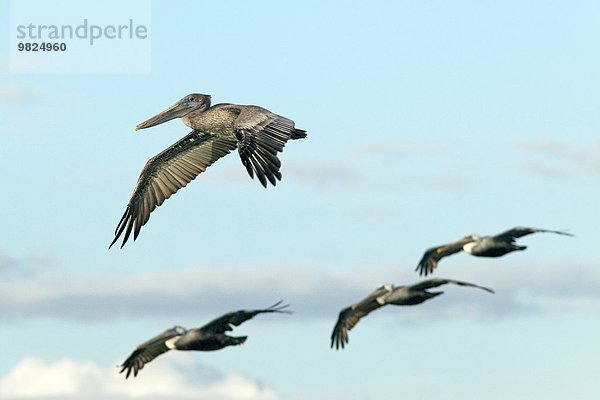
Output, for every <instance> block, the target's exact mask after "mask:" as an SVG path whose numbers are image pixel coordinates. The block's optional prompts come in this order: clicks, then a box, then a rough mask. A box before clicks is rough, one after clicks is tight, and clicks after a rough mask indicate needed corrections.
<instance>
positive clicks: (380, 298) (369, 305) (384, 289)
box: [331, 285, 392, 350]
mask: <svg viewBox="0 0 600 400" xmlns="http://www.w3.org/2000/svg"><path fill="white" fill-rule="evenodd" d="M391 292H392V286H391V285H382V286H380V287H378V288H377V289H375V290H374V291H373V292H372V293H371V294H369V295H368V296H367V297H365V298H364V299H362V300H361V301H359V302H358V303H356V304H353V305H351V306H350V307H346V308H344V309H343V310H342V311H340V313H339V315H338V319H337V322H336V323H335V326H334V327H333V332H332V333H331V348H333V347H334V346H335V349H336V350H338V349H339V348H340V347H341V348H342V349H343V348H344V346H345V345H346V344H347V343H348V332H349V331H350V330H351V329H352V328H354V327H355V326H356V324H358V321H360V320H361V318H363V317H365V316H367V315H368V314H369V313H370V312H372V311H374V310H377V309H378V308H380V307H383V306H384V305H385V304H386V302H385V298H386V296H387V295H389V293H391Z"/></svg>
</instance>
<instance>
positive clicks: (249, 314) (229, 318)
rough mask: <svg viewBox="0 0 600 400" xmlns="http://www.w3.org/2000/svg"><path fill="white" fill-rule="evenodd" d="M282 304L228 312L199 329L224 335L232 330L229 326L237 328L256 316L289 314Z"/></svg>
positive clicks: (279, 302) (285, 306)
mask: <svg viewBox="0 0 600 400" xmlns="http://www.w3.org/2000/svg"><path fill="white" fill-rule="evenodd" d="M282 302H283V301H282V300H280V301H278V302H277V303H275V304H273V305H272V306H271V307H269V308H265V309H260V310H238V311H232V312H228V313H227V314H224V315H222V316H220V317H219V318H215V319H213V320H212V321H210V322H209V323H208V324H206V325H204V326H202V327H200V330H202V331H205V332H214V333H225V332H227V331H231V330H232V329H233V327H232V326H231V325H235V326H239V325H241V324H242V323H244V322H246V321H248V320H249V319H252V318H254V317H255V316H256V315H258V314H262V313H286V314H289V313H291V311H288V310H285V309H286V308H287V307H289V304H284V305H281V303H282Z"/></svg>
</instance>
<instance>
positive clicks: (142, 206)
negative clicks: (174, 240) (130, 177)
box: [109, 130, 236, 248]
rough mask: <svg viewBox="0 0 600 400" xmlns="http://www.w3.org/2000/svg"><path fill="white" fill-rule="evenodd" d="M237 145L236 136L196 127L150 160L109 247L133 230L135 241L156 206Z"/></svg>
mask: <svg viewBox="0 0 600 400" xmlns="http://www.w3.org/2000/svg"><path fill="white" fill-rule="evenodd" d="M235 148H236V142H235V140H233V139H227V138H223V137H221V136H216V135H212V134H208V133H204V132H200V131H196V130H194V131H192V132H191V133H190V134H188V135H187V136H185V137H184V138H183V139H181V140H179V141H178V142H177V143H175V144H173V145H172V146H171V147H169V148H167V149H166V150H164V151H163V152H161V153H160V154H158V155H156V156H155V157H152V158H151V159H150V160H148V162H147V163H146V165H145V166H144V168H143V169H142V172H141V173H140V176H139V178H138V182H137V185H136V187H135V189H134V191H133V194H132V196H131V199H130V200H129V204H128V205H127V208H126V209H125V213H124V214H123V216H122V217H121V220H120V221H119V223H118V224H117V228H116V229H115V238H114V239H113V241H112V242H111V244H110V246H109V248H110V247H112V245H113V244H115V242H116V241H117V240H118V239H119V237H121V235H122V234H123V233H124V234H125V236H124V237H123V242H122V243H121V247H123V246H124V245H125V243H126V242H127V240H128V239H129V237H130V235H131V232H132V230H133V240H136V239H137V237H138V235H139V233H140V230H141V229H142V226H144V224H146V222H148V219H149V218H150V213H152V211H154V209H155V208H156V207H159V206H160V205H161V204H163V203H164V201H165V200H166V199H168V198H169V197H171V195H173V194H174V193H176V192H177V191H178V190H179V189H181V188H182V187H185V186H186V185H187V184H188V183H190V182H191V181H192V180H194V179H195V178H196V176H198V175H199V174H200V173H202V172H204V171H205V170H206V168H208V167H209V166H210V165H211V164H213V163H214V162H215V161H217V160H218V159H219V158H221V157H223V156H225V155H227V154H229V152H231V151H232V150H233V149H235Z"/></svg>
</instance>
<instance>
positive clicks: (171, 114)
mask: <svg viewBox="0 0 600 400" xmlns="http://www.w3.org/2000/svg"><path fill="white" fill-rule="evenodd" d="M188 112H189V109H188V107H186V106H185V105H184V104H183V103H175V104H173V105H172V106H171V107H169V108H167V109H166V110H165V111H163V112H161V113H159V114H156V115H155V116H154V117H152V118H150V119H149V120H147V121H144V122H142V123H141V124H139V125H138V126H136V127H135V130H136V131H137V130H139V129H145V128H150V127H152V126H156V125H160V124H162V123H164V122H167V121H170V120H172V119H174V118H179V117H183V116H184V115H185V114H187V113H188Z"/></svg>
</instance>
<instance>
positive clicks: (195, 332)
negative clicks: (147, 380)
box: [120, 301, 290, 378]
mask: <svg viewBox="0 0 600 400" xmlns="http://www.w3.org/2000/svg"><path fill="white" fill-rule="evenodd" d="M281 303H282V302H281V301H279V302H277V303H275V304H273V305H272V306H271V307H268V308H265V309H258V310H238V311H232V312H229V313H227V314H224V315H222V316H220V317H218V318H215V319H214V320H212V321H210V322H209V323H208V324H206V325H204V326H202V327H200V328H194V329H189V330H186V329H185V328H183V327H181V326H174V327H173V328H171V329H167V330H166V331H164V332H163V333H161V334H159V335H157V336H155V337H153V338H152V339H150V340H147V341H145V342H144V343H142V344H140V345H138V346H137V347H136V348H135V350H134V351H133V352H132V353H131V355H130V356H129V357H127V359H126V360H125V361H124V362H123V364H122V365H120V367H121V371H120V373H123V372H126V374H125V378H129V375H130V374H131V373H132V372H133V376H134V377H135V376H137V374H138V372H139V371H140V370H141V369H143V368H144V365H146V364H147V363H149V362H150V361H152V360H154V359H155V358H156V357H158V356H159V355H161V354H163V353H166V352H167V351H169V350H182V351H214V350H220V349H223V348H225V347H228V346H236V345H240V344H242V343H244V342H245V341H246V339H247V336H229V335H226V334H225V332H228V331H231V330H233V327H232V325H233V326H238V325H241V324H242V323H243V322H245V321H247V320H249V319H252V318H253V317H255V316H256V315H258V314H263V313H289V312H290V311H287V310H286V308H287V307H288V305H287V304H285V305H281Z"/></svg>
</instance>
